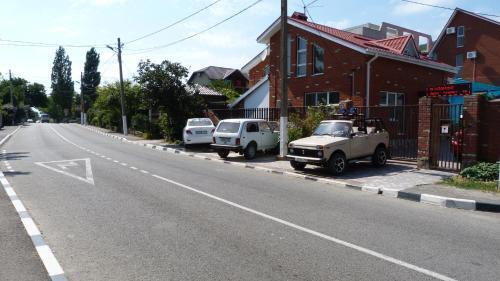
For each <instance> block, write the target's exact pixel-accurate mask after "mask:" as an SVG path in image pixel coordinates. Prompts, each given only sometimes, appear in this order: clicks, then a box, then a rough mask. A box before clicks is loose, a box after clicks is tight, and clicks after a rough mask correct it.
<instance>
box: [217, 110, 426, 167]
mask: <svg viewBox="0 0 500 281" xmlns="http://www.w3.org/2000/svg"><path fill="white" fill-rule="evenodd" d="M307 109H308V108H307V107H289V108H288V116H291V114H297V115H298V116H299V117H300V118H306V117H307V113H308V110H307ZM357 109H358V113H361V114H365V115H366V113H367V112H368V109H369V112H370V117H378V118H381V119H382V121H383V122H384V124H385V126H386V128H387V131H388V132H389V135H390V148H391V153H392V157H393V158H398V159H403V160H412V161H414V160H416V158H417V139H418V137H417V135H418V105H403V106H371V107H358V108H357ZM212 112H213V113H214V114H215V115H216V116H217V117H218V118H219V119H221V120H222V119H230V118H258V119H264V120H267V121H279V119H280V108H277V107H271V108H245V109H213V110H212ZM332 113H334V112H332ZM332 117H333V116H327V118H332Z"/></svg>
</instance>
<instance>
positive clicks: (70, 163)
mask: <svg viewBox="0 0 500 281" xmlns="http://www.w3.org/2000/svg"><path fill="white" fill-rule="evenodd" d="M78 161H83V162H85V178H82V177H80V176H77V175H75V174H72V173H69V172H67V171H65V170H67V169H68V167H76V166H78V163H77V162H78ZM35 164H36V165H38V166H41V167H44V168H47V169H49V170H52V171H54V172H57V173H60V174H63V175H66V176H69V177H72V178H75V179H78V180H81V181H84V182H86V183H89V184H91V185H95V184H94V176H93V175H92V166H91V165H90V158H83V159H72V160H58V161H49V162H35ZM50 164H55V165H56V166H58V167H59V168H60V169H57V168H55V167H52V166H50Z"/></svg>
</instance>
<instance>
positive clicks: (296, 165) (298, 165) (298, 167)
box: [290, 160, 307, 171]
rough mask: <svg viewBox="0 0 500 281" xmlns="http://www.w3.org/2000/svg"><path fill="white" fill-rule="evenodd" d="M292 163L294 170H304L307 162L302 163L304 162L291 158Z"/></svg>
mask: <svg viewBox="0 0 500 281" xmlns="http://www.w3.org/2000/svg"><path fill="white" fill-rule="evenodd" d="M290 165H291V166H292V168H293V169H294V170H297V171H302V170H304V168H305V167H306V165H307V164H306V163H302V162H297V161H294V160H291V161H290Z"/></svg>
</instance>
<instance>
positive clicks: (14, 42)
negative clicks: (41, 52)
mask: <svg viewBox="0 0 500 281" xmlns="http://www.w3.org/2000/svg"><path fill="white" fill-rule="evenodd" d="M0 42H7V43H1V45H3V46H18V47H59V46H61V47H66V48H92V47H94V48H104V47H106V45H101V44H96V45H88V44H86V45H76V44H56V43H45V42H32V41H21V40H7V39H1V38H0Z"/></svg>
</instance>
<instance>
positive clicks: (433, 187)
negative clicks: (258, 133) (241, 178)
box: [87, 126, 500, 212]
mask: <svg viewBox="0 0 500 281" xmlns="http://www.w3.org/2000/svg"><path fill="white" fill-rule="evenodd" d="M87 127H90V126H87ZM90 128H91V129H92V130H94V131H95V130H98V131H99V132H101V133H104V134H106V135H109V136H113V137H116V138H125V139H127V140H128V141H129V142H131V143H135V144H139V145H144V146H148V147H150V148H154V149H159V148H161V149H160V150H168V151H170V152H175V153H182V154H187V155H189V156H194V157H197V158H201V159H206V160H217V161H222V162H224V163H227V164H234V165H240V166H243V167H246V168H254V169H261V170H267V171H268V172H272V173H277V174H284V175H291V176H295V177H301V178H304V179H308V180H314V181H322V182H326V183H331V184H341V185H344V186H345V187H349V188H354V189H358V190H363V191H368V192H371V193H376V194H381V195H384V196H389V197H397V198H400V199H406V200H411V201H416V202H421V203H426V204H433V205H439V206H443V207H449V208H459V209H466V210H479V211H489V212H500V194H494V193H488V192H483V191H478V190H467V189H459V188H455V187H451V186H446V185H441V184H437V183H439V182H440V181H442V180H443V179H444V178H447V177H450V176H454V175H456V174H454V173H450V172H444V171H436V170H425V169H417V168H416V166H415V165H414V164H413V163H407V162H400V161H388V162H387V165H386V166H385V167H381V168H375V167H373V166H372V165H371V163H370V162H369V161H360V162H357V163H353V164H351V165H349V168H348V170H347V171H346V172H345V174H343V175H342V176H337V177H333V176H332V175H331V174H330V173H329V171H328V170H327V169H325V168H323V167H317V166H312V165H308V166H306V168H305V170H304V171H295V170H293V168H292V167H291V166H290V163H289V162H288V161H286V160H277V159H276V156H275V155H269V154H262V153H260V154H258V155H257V157H256V158H255V159H252V160H246V159H245V158H244V157H243V156H242V155H239V154H237V153H230V154H229V156H228V158H227V159H224V160H222V159H220V157H219V156H218V155H217V153H216V152H214V151H212V150H211V149H210V147H209V146H208V145H206V146H195V147H193V148H190V149H189V150H186V149H184V147H182V146H180V145H174V144H167V143H165V142H164V141H163V140H143V139H141V138H138V137H135V136H127V137H124V136H123V135H122V134H118V133H107V132H106V131H107V130H104V129H101V128H96V127H90Z"/></svg>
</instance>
